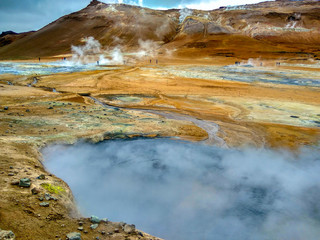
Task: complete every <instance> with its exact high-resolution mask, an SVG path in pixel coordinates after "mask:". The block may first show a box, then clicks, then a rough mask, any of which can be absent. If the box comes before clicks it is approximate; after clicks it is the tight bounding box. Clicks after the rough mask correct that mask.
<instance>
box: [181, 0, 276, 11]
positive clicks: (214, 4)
mask: <svg viewBox="0 0 320 240" xmlns="http://www.w3.org/2000/svg"><path fill="white" fill-rule="evenodd" d="M262 1H263V0H245V1H244V0H231V1H225V0H210V1H203V0H202V1H200V2H194V3H186V4H180V5H179V8H191V9H201V10H212V9H217V8H219V7H222V6H235V5H244V4H253V3H259V2H262ZM266 1H271V0H266Z"/></svg>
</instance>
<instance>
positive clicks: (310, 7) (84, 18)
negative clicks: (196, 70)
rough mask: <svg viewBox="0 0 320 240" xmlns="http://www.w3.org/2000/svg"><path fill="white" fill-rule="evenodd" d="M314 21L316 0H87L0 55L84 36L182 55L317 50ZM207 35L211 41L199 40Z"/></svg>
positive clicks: (63, 50) (319, 21)
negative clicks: (176, 1)
mask: <svg viewBox="0 0 320 240" xmlns="http://www.w3.org/2000/svg"><path fill="white" fill-rule="evenodd" d="M319 25H320V3H319V2H316V1H298V2H297V1H288V0H285V1H275V2H262V3H258V4H251V5H242V6H236V7H221V8H220V9H215V10H211V11H203V10H191V9H180V10H179V9H168V10H153V9H149V8H143V7H140V6H132V5H127V4H106V3H102V2H99V1H97V0H93V1H91V2H90V4H89V5H88V6H87V7H85V8H83V9H81V10H80V11H77V12H74V13H71V14H69V15H65V16H62V17H61V18H59V19H57V20H55V21H53V22H52V23H50V24H48V25H46V26H44V27H43V28H41V29H40V30H38V31H36V32H34V33H32V34H30V35H27V36H26V37H23V38H21V39H18V40H16V41H13V42H12V43H11V44H9V45H6V46H3V47H0V58H1V59H15V58H16V59H17V58H20V59H25V58H37V57H40V56H41V57H42V56H55V55H60V54H68V53H70V50H71V45H81V44H83V41H84V39H85V38H86V37H89V36H92V37H94V38H95V39H97V40H99V42H100V43H101V45H102V46H103V47H104V48H106V49H108V48H112V47H115V46H121V48H122V49H123V50H124V51H130V50H132V49H137V48H139V42H140V41H141V40H142V41H153V42H156V43H157V44H158V46H159V47H162V48H168V47H169V48H171V49H176V50H177V51H176V52H177V55H179V56H186V57H187V56H189V52H193V53H195V52H197V53H198V54H199V55H200V56H202V55H207V56H209V55H210V56H211V55H215V53H218V54H220V55H221V52H223V51H227V50H232V51H234V52H235V53H234V54H233V55H237V56H238V57H242V58H249V57H257V56H258V55H263V54H262V53H261V51H262V52H264V51H266V52H267V53H269V52H287V51H288V52H310V53H312V54H313V55H315V56H318V54H319V52H320V50H319V49H320V37H319V32H320V28H319V27H318V26H319ZM235 36H238V38H237V37H235ZM212 41H213V42H217V45H216V46H211V45H212V44H211V45H210V44H203V42H205V43H208V42H209V43H210V42H212ZM252 43H254V44H257V49H255V50H254V49H252V50H250V51H251V53H249V54H244V52H245V49H243V47H242V46H240V45H239V44H245V45H248V44H252ZM208 45H210V46H209V47H208ZM219 45H224V47H223V48H221V46H220V47H219ZM226 45H229V46H230V47H228V46H226ZM236 45H238V49H235V48H236ZM188 46H191V47H188ZM194 46H202V47H198V48H197V47H194ZM259 47H260V49H259ZM261 47H262V49H261ZM249 48H250V47H249ZM221 50H223V51H221ZM208 52H210V54H209V53H208ZM236 52H239V53H236ZM186 53H187V54H186ZM243 54H244V55H243Z"/></svg>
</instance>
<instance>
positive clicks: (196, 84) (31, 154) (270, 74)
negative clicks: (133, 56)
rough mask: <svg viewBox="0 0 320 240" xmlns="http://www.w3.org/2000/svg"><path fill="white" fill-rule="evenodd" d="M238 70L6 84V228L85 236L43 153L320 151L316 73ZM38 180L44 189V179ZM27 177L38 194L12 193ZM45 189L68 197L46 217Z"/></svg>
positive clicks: (141, 68) (212, 64)
mask: <svg viewBox="0 0 320 240" xmlns="http://www.w3.org/2000/svg"><path fill="white" fill-rule="evenodd" d="M233 64H234V61H233V60H228V59H217V60H215V61H211V60H208V59H203V60H201V61H200V60H199V61H191V60H181V59H175V60H174V59H173V60H172V59H171V60H169V59H161V58H160V59H159V62H158V64H155V60H154V59H153V61H152V62H151V63H150V62H149V60H147V61H146V62H142V63H139V64H136V65H124V66H117V67H116V68H114V69H103V68H101V70H100V69H93V70H90V71H84V72H74V73H56V74H52V75H10V74H3V75H0V106H1V110H0V119H1V121H0V143H1V144H0V149H1V151H0V182H1V189H2V191H1V192H0V217H1V227H2V228H3V229H10V230H12V231H13V232H14V233H15V234H16V236H17V238H18V239H25V240H27V239H32V240H35V239H39V240H40V239H41V240H43V239H55V238H56V236H57V239H59V238H62V239H63V238H64V237H65V235H66V234H67V233H69V232H75V231H78V230H77V228H78V227H79V226H78V221H79V220H78V219H77V218H74V217H79V214H78V212H77V209H76V207H75V204H74V202H73V197H72V193H71V191H70V189H69V188H68V186H67V185H66V184H65V183H64V182H63V181H62V180H60V179H58V178H57V177H55V176H54V175H51V174H50V173H48V172H46V170H45V169H44V167H43V165H42V163H41V161H43V159H42V156H41V153H40V152H39V151H40V150H41V148H42V147H44V146H46V145H48V144H53V143H65V144H73V143H75V142H77V141H79V140H80V139H81V140H85V141H92V142H100V141H103V140H105V139H114V138H136V137H151V138H154V137H179V138H182V139H187V140H192V141H207V142H206V143H209V144H215V145H219V146H222V147H243V146H254V147H266V148H290V149H292V150H298V148H299V147H300V146H305V145H309V146H312V145H317V144H318V143H319V134H320V131H319V126H320V97H319V96H320V89H319V86H320V71H319V68H317V67H316V66H315V65H312V66H310V65H308V64H307V63H306V64H297V63H283V64H282V65H281V66H276V65H275V63H274V62H271V61H268V62H262V63H260V62H258V63H255V64H251V63H244V64H241V66H235V65H233ZM35 79H36V82H35ZM8 83H10V84H8ZM28 85H29V86H28ZM53 89H54V91H52V90H53ZM208 139H209V140H210V141H208ZM41 174H44V175H45V179H42V180H41V179H38V178H37V177H38V176H40V175H41ZM25 177H27V178H30V179H31V183H32V186H31V188H20V187H18V186H16V185H12V184H15V182H16V181H18V180H19V179H21V178H25ZM44 183H45V184H44ZM48 185H51V186H56V187H60V188H61V189H64V190H63V191H62V192H60V193H57V192H54V191H51V194H52V195H54V196H55V197H57V198H58V200H57V201H50V206H49V207H41V206H40V205H39V203H41V202H40V201H39V197H41V196H42V195H44V193H45V192H47V191H48V190H46V188H44V187H43V186H48ZM33 188H36V189H37V190H39V193H38V194H37V195H32V194H31V191H30V190H31V189H33ZM82 221H83V222H84V226H85V229H87V230H88V233H87V234H85V233H82V237H83V239H93V238H95V237H97V236H100V238H102V239H150V238H152V237H150V236H148V235H147V234H144V233H143V234H142V235H143V236H144V237H142V236H141V235H139V234H138V233H131V234H128V233H126V232H125V231H123V230H122V229H121V226H120V225H119V224H117V223H110V222H109V223H105V224H100V226H99V228H98V229H97V230H91V229H89V226H90V223H89V219H82ZM119 229H120V230H119ZM101 231H105V232H107V233H108V232H109V233H110V234H109V235H107V236H106V235H102V234H101ZM99 232H100V233H99ZM152 239H156V238H152Z"/></svg>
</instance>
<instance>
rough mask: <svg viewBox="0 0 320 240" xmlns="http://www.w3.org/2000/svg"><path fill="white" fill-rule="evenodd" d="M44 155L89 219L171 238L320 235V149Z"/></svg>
mask: <svg viewBox="0 0 320 240" xmlns="http://www.w3.org/2000/svg"><path fill="white" fill-rule="evenodd" d="M43 153H44V158H45V159H46V162H45V164H46V166H47V168H48V169H49V170H50V171H51V172H52V173H54V174H56V175H57V176H58V177H60V178H62V179H64V180H65V181H66V182H67V183H68V184H69V186H70V187H71V189H72V191H73V193H74V195H75V197H76V200H77V201H78V204H79V206H80V209H81V210H82V212H83V214H85V215H88V216H89V215H91V214H95V215H98V216H100V217H107V218H109V219H110V220H111V221H123V220H124V221H126V222H128V223H135V224H136V225H137V227H138V228H140V229H142V230H144V231H147V232H149V233H152V234H154V235H157V236H160V237H164V238H165V239H169V240H170V239H171V240H173V239H183V240H186V239H190V240H194V239H201V240H205V239H215V240H220V239H221V240H222V239H230V240H232V239H234V240H245V239H246V240H248V239H249V240H251V239H252V240H253V239H254V240H267V239H268V240H270V239H290V240H300V239H301V240H305V239H308V240H313V239H319V236H320V186H319V182H320V175H319V172H320V159H319V148H316V149H305V150H302V152H301V153H300V155H299V156H296V157H295V156H293V155H292V154H290V153H288V152H285V151H283V152H277V151H271V150H264V149H244V150H230V149H221V148H216V147H211V146H205V145H198V144H193V143H188V142H181V141H174V140H169V139H154V140H141V139H140V140H132V141H124V140H121V141H120V140H115V141H107V142H103V143H101V144H97V145H92V144H84V143H80V144H77V145H74V146H62V145H57V146H51V147H47V148H46V149H44V151H43Z"/></svg>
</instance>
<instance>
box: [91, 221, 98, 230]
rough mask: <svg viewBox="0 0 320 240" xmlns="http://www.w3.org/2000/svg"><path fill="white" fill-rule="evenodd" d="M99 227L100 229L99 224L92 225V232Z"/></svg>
mask: <svg viewBox="0 0 320 240" xmlns="http://www.w3.org/2000/svg"><path fill="white" fill-rule="evenodd" d="M98 227H99V224H97V223H95V224H92V225H91V226H90V228H91V229H92V230H94V229H96V228H98Z"/></svg>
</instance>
